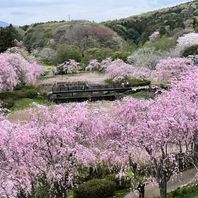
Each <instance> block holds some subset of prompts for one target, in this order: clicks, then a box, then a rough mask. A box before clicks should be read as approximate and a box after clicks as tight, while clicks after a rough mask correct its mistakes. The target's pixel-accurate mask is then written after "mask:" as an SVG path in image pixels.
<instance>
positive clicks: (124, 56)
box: [111, 51, 129, 61]
mask: <svg viewBox="0 0 198 198" xmlns="http://www.w3.org/2000/svg"><path fill="white" fill-rule="evenodd" d="M128 55H129V53H128V52H122V51H116V52H113V53H112V54H111V58H112V59H113V60H115V59H121V60H123V61H127V57H128Z"/></svg>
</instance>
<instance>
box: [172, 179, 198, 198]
mask: <svg viewBox="0 0 198 198" xmlns="http://www.w3.org/2000/svg"><path fill="white" fill-rule="evenodd" d="M197 197H198V184H197V183H192V184H190V185H187V186H185V187H183V188H178V189H176V190H175V191H173V192H171V193H169V194H168V198H197Z"/></svg>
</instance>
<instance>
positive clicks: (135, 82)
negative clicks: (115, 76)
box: [105, 78, 151, 87]
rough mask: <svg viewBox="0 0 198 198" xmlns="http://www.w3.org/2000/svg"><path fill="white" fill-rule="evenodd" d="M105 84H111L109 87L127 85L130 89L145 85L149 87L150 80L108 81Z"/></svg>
mask: <svg viewBox="0 0 198 198" xmlns="http://www.w3.org/2000/svg"><path fill="white" fill-rule="evenodd" d="M105 82H106V83H107V84H111V85H118V84H121V83H128V84H129V85H130V86H132V87H138V86H146V85H150V84H151V81H150V80H145V79H136V78H129V79H124V80H122V81H113V80H112V79H108V80H106V81H105Z"/></svg>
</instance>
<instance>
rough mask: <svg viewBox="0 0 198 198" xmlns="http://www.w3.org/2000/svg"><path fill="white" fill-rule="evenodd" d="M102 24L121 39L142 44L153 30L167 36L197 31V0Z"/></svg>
mask: <svg viewBox="0 0 198 198" xmlns="http://www.w3.org/2000/svg"><path fill="white" fill-rule="evenodd" d="M103 24H104V25H106V26H108V27H110V28H111V29H112V30H114V31H115V32H117V33H118V34H119V35H120V36H121V37H122V38H123V39H125V40H132V41H134V42H135V43H136V44H139V45H142V44H144V43H145V42H146V41H147V40H148V37H149V36H150V35H151V34H152V33H153V32H155V31H159V32H160V34H161V35H164V36H168V37H171V36H174V35H180V34H182V33H185V32H190V31H194V30H195V31H198V1H192V2H188V3H184V4H180V5H177V6H174V7H171V8H165V9H161V10H157V11H153V12H148V13H145V14H141V15H137V16H131V17H128V18H125V19H120V20H113V21H107V22H104V23H103Z"/></svg>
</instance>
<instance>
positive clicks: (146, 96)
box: [127, 91, 155, 100]
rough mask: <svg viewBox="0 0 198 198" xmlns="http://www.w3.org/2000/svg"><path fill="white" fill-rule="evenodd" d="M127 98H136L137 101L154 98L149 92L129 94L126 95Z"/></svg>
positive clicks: (153, 94) (152, 93)
mask: <svg viewBox="0 0 198 198" xmlns="http://www.w3.org/2000/svg"><path fill="white" fill-rule="evenodd" d="M127 96H132V97H133V98H137V99H146V100H147V99H150V98H154V97H155V93H154V92H150V91H138V92H135V93H129V94H127Z"/></svg>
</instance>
